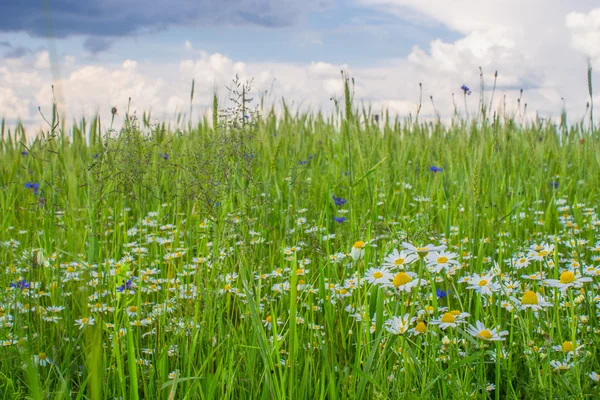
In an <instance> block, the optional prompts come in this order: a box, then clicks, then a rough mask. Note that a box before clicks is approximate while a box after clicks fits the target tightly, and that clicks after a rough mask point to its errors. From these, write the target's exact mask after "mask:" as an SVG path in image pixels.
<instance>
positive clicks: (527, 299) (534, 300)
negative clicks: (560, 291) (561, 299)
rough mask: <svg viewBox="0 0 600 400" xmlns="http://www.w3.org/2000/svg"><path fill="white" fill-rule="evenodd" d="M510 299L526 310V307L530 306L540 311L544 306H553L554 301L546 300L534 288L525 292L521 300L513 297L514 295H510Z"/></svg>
mask: <svg viewBox="0 0 600 400" xmlns="http://www.w3.org/2000/svg"><path fill="white" fill-rule="evenodd" d="M510 299H511V300H512V301H513V302H514V303H515V304H516V305H517V306H518V307H519V309H521V310H526V309H528V308H530V309H532V310H534V311H539V310H541V309H542V308H544V307H550V306H552V303H549V302H547V301H546V300H544V297H543V296H542V295H541V294H539V293H535V292H534V291H532V290H528V291H526V292H525V293H523V297H521V300H519V299H517V298H515V297H512V296H511V297H510Z"/></svg>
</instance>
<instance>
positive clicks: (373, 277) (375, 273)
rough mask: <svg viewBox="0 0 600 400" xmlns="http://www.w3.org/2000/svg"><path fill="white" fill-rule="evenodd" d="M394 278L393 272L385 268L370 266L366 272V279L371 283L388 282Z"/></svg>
mask: <svg viewBox="0 0 600 400" xmlns="http://www.w3.org/2000/svg"><path fill="white" fill-rule="evenodd" d="M391 278H392V274H390V273H389V272H388V270H387V269H385V268H369V270H368V271H367V272H366V274H365V279H366V280H367V282H369V283H374V284H380V283H382V284H387V283H389V281H390V280H391Z"/></svg>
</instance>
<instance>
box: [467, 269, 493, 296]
mask: <svg viewBox="0 0 600 400" xmlns="http://www.w3.org/2000/svg"><path fill="white" fill-rule="evenodd" d="M493 279H494V276H493V275H483V276H479V275H478V274H473V276H472V277H471V279H470V280H469V285H471V286H467V289H474V290H475V291H476V292H478V293H480V294H482V295H484V296H491V295H492V293H493V292H497V291H498V290H500V285H499V284H497V283H494V282H493V281H492V280H493Z"/></svg>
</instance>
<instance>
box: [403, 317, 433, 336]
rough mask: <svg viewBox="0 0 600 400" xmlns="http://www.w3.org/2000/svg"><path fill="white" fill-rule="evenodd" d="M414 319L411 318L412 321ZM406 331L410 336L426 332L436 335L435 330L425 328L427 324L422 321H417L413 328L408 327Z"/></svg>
mask: <svg viewBox="0 0 600 400" xmlns="http://www.w3.org/2000/svg"><path fill="white" fill-rule="evenodd" d="M414 320H415V318H413V321H412V322H414ZM408 333H409V334H410V335H411V336H419V335H426V334H428V333H430V334H432V335H434V336H437V333H435V332H433V331H430V330H429V329H427V325H426V324H425V322H423V321H419V322H417V324H416V325H415V326H414V327H413V328H410V329H409V330H408Z"/></svg>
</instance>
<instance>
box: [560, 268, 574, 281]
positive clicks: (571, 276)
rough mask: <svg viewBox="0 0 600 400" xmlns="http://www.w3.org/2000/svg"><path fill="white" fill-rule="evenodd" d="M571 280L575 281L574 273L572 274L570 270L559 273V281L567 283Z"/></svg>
mask: <svg viewBox="0 0 600 400" xmlns="http://www.w3.org/2000/svg"><path fill="white" fill-rule="evenodd" d="M573 282H575V274H573V273H572V272H571V271H565V272H563V273H562V274H560V283H563V284H568V283H573Z"/></svg>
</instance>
